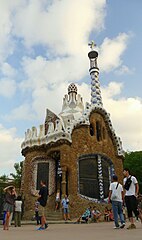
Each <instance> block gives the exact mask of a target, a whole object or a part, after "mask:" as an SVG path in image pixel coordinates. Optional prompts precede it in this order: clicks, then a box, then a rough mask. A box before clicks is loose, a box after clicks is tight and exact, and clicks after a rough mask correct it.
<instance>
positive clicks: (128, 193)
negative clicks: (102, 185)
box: [123, 176, 138, 196]
mask: <svg viewBox="0 0 142 240" xmlns="http://www.w3.org/2000/svg"><path fill="white" fill-rule="evenodd" d="M129 177H131V180H132V182H131V185H130V188H129V190H126V193H125V196H133V195H135V194H136V186H135V184H137V183H138V181H137V179H136V178H135V177H134V176H129ZM126 180H127V177H125V178H124V179H123V185H125V182H126Z"/></svg>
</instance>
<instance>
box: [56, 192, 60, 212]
mask: <svg viewBox="0 0 142 240" xmlns="http://www.w3.org/2000/svg"><path fill="white" fill-rule="evenodd" d="M59 207H60V190H59V189H58V190H57V193H56V199H55V212H56V211H57V210H58V209H59Z"/></svg>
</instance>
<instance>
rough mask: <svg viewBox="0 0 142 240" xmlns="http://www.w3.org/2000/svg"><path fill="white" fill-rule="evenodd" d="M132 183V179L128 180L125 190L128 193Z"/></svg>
mask: <svg viewBox="0 0 142 240" xmlns="http://www.w3.org/2000/svg"><path fill="white" fill-rule="evenodd" d="M131 183H132V179H131V177H129V178H127V180H126V182H125V184H124V188H125V189H126V190H127V191H128V190H129V188H130V186H131Z"/></svg>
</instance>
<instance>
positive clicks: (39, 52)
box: [0, 0, 142, 174]
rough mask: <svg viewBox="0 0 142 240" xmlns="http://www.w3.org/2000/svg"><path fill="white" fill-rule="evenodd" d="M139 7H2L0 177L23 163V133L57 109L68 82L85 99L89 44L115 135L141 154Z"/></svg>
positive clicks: (25, 3) (91, 2)
mask: <svg viewBox="0 0 142 240" xmlns="http://www.w3.org/2000/svg"><path fill="white" fill-rule="evenodd" d="M141 9H142V1H140V0H135V1H134V0H125V1H124V0H116V1H114V0H110V1H105V0H78V1H76V0H61V1H59V0H40V1H39V0H22V1H18V0H13V1H9V0H5V1H2V0H1V1H0V17H1V21H0V85H1V88H0V155H1V159H0V174H4V173H6V174H9V173H10V172H11V171H13V165H14V163H15V162H17V161H21V160H23V157H22V156H21V148H20V145H21V143H22V141H23V139H24V133H25V131H26V130H27V129H28V128H31V127H32V126H36V127H37V128H38V126H39V125H40V124H43V123H44V119H45V112H46V108H49V109H51V110H52V111H54V112H55V113H59V112H60V111H61V108H62V99H63V97H64V94H66V93H67V87H68V85H69V84H70V83H71V82H74V83H76V84H77V87H78V93H80V94H81V95H82V96H83V99H84V103H85V102H86V101H90V82H91V80H90V76H89V72H88V69H89V59H88V57H87V54H88V51H89V48H88V42H89V41H90V40H95V42H96V43H97V49H98V52H99V59H98V63H99V68H100V84H101V91H102V97H103V103H104V107H105V109H106V110H107V111H108V112H109V113H110V114H111V119H112V122H113V126H114V129H115V130H116V133H117V135H119V136H120V137H121V139H122V142H123V147H124V150H129V151H135V150H141V142H142V124H141V121H140V119H141V118H142V94H141V88H142V81H141V75H142V68H141V50H142V46H141V43H142V32H141V23H142V15H141ZM57 99H58V100H57Z"/></svg>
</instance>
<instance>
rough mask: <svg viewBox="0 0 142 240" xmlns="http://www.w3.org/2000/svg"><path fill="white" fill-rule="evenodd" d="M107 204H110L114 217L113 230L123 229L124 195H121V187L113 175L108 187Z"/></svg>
mask: <svg viewBox="0 0 142 240" xmlns="http://www.w3.org/2000/svg"><path fill="white" fill-rule="evenodd" d="M109 202H111V203H112V210H113V216H114V223H115V227H114V229H119V228H124V227H125V220H124V215H123V209H122V206H123V202H124V194H123V187H122V185H121V184H120V183H119V182H118V177H117V176H116V175H113V177H112V183H111V184H110V187H109ZM118 216H119V218H120V222H121V225H119V222H118Z"/></svg>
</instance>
